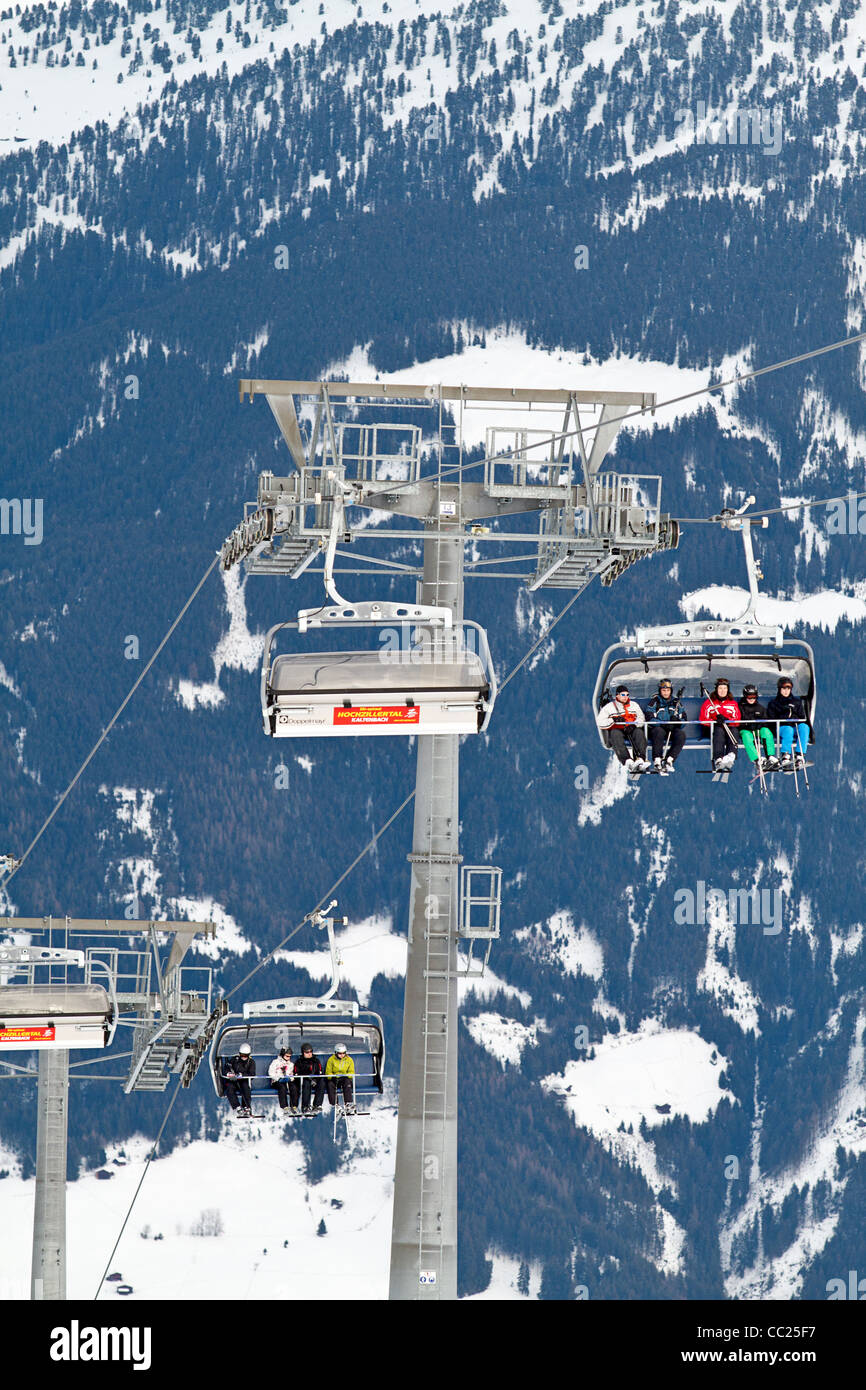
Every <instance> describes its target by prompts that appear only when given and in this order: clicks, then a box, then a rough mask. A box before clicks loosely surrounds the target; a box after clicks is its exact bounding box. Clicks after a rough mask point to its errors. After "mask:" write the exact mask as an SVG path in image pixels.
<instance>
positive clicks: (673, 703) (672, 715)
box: [644, 676, 686, 773]
mask: <svg viewBox="0 0 866 1390" xmlns="http://www.w3.org/2000/svg"><path fill="white" fill-rule="evenodd" d="M644 713H645V715H646V717H647V725H648V726H649V737H650V744H651V745H652V753H653V762H654V763H655V768H656V771H657V772H661V773H667V772H673V770H674V763H675V762H676V760H677V758H678V757H679V756H680V753H681V752H682V751H683V744H684V743H685V741H686V731H685V727H684V726H685V722H686V712H685V710H684V709H683V707H682V705H681V704H680V702H679V698H678V697H677V696H676V695H674V691H673V686H672V685H671V683H670V681H669V680H668V678H667V676H662V678H661V680H660V681H659V688H658V694H657V695H653V697H652V699H651V700H649V701H648V702H647V706H646V709H645V710H644Z"/></svg>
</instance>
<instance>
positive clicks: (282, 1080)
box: [268, 1047, 298, 1115]
mask: <svg viewBox="0 0 866 1390" xmlns="http://www.w3.org/2000/svg"><path fill="white" fill-rule="evenodd" d="M291 1071H292V1049H291V1048H290V1047H281V1048H280V1051H279V1055H278V1056H276V1057H275V1058H274V1060H273V1061H272V1062H271V1065H270V1066H269V1067H268V1080H269V1081H270V1084H271V1086H272V1087H273V1088H274V1090H275V1091H276V1093H277V1097H278V1099H279V1102H280V1109H281V1110H288V1108H289V1090H290V1088H291ZM297 1113H298V1112H297V1107H296V1106H294V1105H293V1106H292V1114H293V1115H296V1114H297Z"/></svg>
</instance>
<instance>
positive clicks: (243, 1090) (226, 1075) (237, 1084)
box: [223, 1043, 256, 1120]
mask: <svg viewBox="0 0 866 1390" xmlns="http://www.w3.org/2000/svg"><path fill="white" fill-rule="evenodd" d="M252 1053H253V1050H252V1048H251V1047H250V1045H249V1043H241V1045H240V1047H239V1048H238V1050H237V1053H236V1054H235V1056H234V1057H229V1059H228V1061H227V1062H226V1064H225V1070H224V1071H223V1089H224V1091H225V1093H226V1095H227V1096H228V1102H229V1105H230V1106H231V1108H232V1110H233V1111H234V1112H235V1115H236V1116H237V1118H238V1119H239V1120H248V1119H249V1118H250V1115H251V1114H252V1096H251V1095H250V1077H251V1076H255V1074H256V1064H255V1062H254V1061H253V1056H252Z"/></svg>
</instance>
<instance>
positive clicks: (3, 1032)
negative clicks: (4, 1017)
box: [0, 1026, 54, 1047]
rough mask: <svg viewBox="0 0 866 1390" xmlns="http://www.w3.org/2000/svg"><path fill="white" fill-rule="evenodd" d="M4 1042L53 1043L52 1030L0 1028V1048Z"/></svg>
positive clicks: (51, 1028)
mask: <svg viewBox="0 0 866 1390" xmlns="http://www.w3.org/2000/svg"><path fill="white" fill-rule="evenodd" d="M5 1042H7V1043H10V1042H11V1043H18V1042H54V1028H53V1026H52V1027H50V1028H0V1047H2V1045H3V1043H5Z"/></svg>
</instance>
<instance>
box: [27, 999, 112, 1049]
mask: <svg viewBox="0 0 866 1390" xmlns="http://www.w3.org/2000/svg"><path fill="white" fill-rule="evenodd" d="M116 1027H117V1009H116V1007H115V1004H114V1002H113V1001H112V999H111V996H110V995H109V992H108V990H107V989H105V987H104V986H103V985H100V984H54V985H51V984H17V985H16V984H4V985H0V1051H3V1052H31V1051H50V1050H51V1049H53V1048H78V1047H108V1045H109V1043H110V1042H111V1040H112V1038H113V1037H114V1032H115V1029H116Z"/></svg>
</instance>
